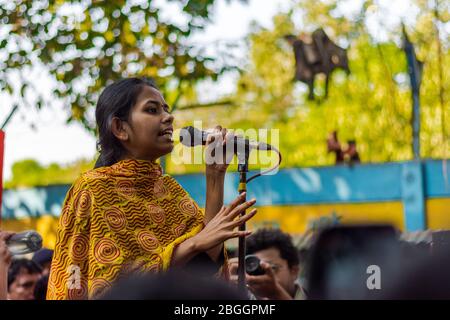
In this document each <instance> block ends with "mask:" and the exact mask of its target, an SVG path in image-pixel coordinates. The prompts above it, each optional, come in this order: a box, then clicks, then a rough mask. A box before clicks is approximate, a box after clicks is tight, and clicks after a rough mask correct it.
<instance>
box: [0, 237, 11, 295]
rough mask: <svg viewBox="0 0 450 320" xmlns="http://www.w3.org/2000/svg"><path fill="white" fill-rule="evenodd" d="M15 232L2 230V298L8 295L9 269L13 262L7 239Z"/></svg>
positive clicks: (0, 247)
mask: <svg viewBox="0 0 450 320" xmlns="http://www.w3.org/2000/svg"><path fill="white" fill-rule="evenodd" d="M13 234H14V233H13V232H7V231H0V300H6V298H7V295H8V269H9V266H10V264H11V253H10V252H9V250H8V246H7V245H6V241H7V240H8V239H9V238H10V237H11V236H12V235H13Z"/></svg>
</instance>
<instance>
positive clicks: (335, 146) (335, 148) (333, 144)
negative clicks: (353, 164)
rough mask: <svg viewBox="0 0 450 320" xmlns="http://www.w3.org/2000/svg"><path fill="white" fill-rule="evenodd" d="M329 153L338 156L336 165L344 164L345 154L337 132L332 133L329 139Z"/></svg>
mask: <svg viewBox="0 0 450 320" xmlns="http://www.w3.org/2000/svg"><path fill="white" fill-rule="evenodd" d="M327 150H328V153H330V152H333V153H334V154H335V155H336V159H335V164H341V163H344V152H343V151H342V148H341V144H340V142H339V140H338V137H337V131H333V132H332V133H330V135H329V136H328V139H327Z"/></svg>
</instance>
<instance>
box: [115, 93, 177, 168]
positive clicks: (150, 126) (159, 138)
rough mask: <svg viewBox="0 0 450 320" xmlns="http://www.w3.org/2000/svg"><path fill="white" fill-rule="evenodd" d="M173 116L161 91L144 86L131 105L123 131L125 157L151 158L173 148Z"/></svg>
mask: <svg viewBox="0 0 450 320" xmlns="http://www.w3.org/2000/svg"><path fill="white" fill-rule="evenodd" d="M172 123H173V116H172V115H171V114H170V113H169V106H168V105H167V104H166V102H165V101H164V98H163V96H162V95H161V93H160V92H159V91H158V90H156V89H155V88H152V87H150V86H143V88H142V89H141V92H140V94H139V96H138V98H137V100H136V104H135V105H134V106H133V107H132V110H131V114H130V117H129V120H128V123H127V124H128V125H126V126H125V130H126V131H127V133H128V139H127V140H126V141H124V142H123V143H124V146H125V148H126V150H127V151H128V153H129V154H128V156H131V157H132V158H135V159H143V160H151V161H154V160H156V159H158V158H159V157H161V156H163V155H165V154H168V153H170V152H171V151H172V149H173V139H172V134H173V126H172Z"/></svg>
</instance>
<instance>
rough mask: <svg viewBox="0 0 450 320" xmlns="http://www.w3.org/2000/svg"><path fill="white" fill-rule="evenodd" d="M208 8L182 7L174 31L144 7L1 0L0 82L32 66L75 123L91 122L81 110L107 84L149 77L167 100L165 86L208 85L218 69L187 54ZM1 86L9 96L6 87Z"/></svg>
mask: <svg viewBox="0 0 450 320" xmlns="http://www.w3.org/2000/svg"><path fill="white" fill-rule="evenodd" d="M214 3H215V1H214V0H207V1H204V0H189V1H181V5H182V7H181V9H182V11H183V12H184V13H185V14H186V15H187V17H188V18H189V21H188V22H187V23H185V25H178V24H174V23H172V22H171V21H165V20H163V18H161V15H160V9H159V8H157V7H155V5H154V3H153V2H150V1H125V0H123V1H112V2H110V1H87V0H85V1H81V2H79V1H49V0H29V1H13V2H8V1H6V0H0V7H1V10H0V21H2V22H3V26H2V27H4V28H10V29H11V32H10V33H9V34H7V36H6V38H4V39H0V55H2V54H5V53H6V54H7V56H8V59H6V61H5V63H4V65H2V68H0V78H1V79H3V78H7V77H6V75H7V74H8V73H10V72H12V71H13V70H19V71H23V67H24V66H25V65H29V64H35V63H36V62H38V61H39V62H40V63H42V64H43V65H44V66H45V67H47V68H48V69H49V70H50V74H51V75H52V76H53V77H54V79H55V82H56V83H57V86H56V88H54V94H55V95H56V96H59V97H61V98H63V99H64V100H65V101H66V103H65V105H66V107H67V108H70V109H71V110H72V112H73V114H72V115H71V116H70V117H69V118H68V120H69V121H72V120H76V121H80V122H82V123H90V122H92V121H88V120H89V119H85V117H86V111H87V110H89V109H90V108H93V107H94V106H95V104H96V97H97V96H98V93H99V92H100V90H102V89H103V88H104V87H105V86H106V84H107V83H108V82H109V81H114V80H116V79H119V78H122V77H132V76H147V77H153V78H154V79H155V80H156V82H157V83H158V85H159V86H160V88H161V90H162V91H163V94H167V93H168V92H169V91H170V90H171V89H170V85H169V82H173V81H176V82H186V83H189V84H190V86H195V84H196V83H197V82H198V81H200V80H203V79H213V80H215V79H217V74H219V73H220V72H221V70H220V68H219V69H218V70H215V69H212V68H211V67H209V66H208V62H209V61H214V59H213V58H211V57H209V56H207V55H205V54H204V53H203V52H202V51H201V50H196V52H195V54H192V53H191V51H192V49H193V47H192V46H191V45H189V41H188V40H189V36H190V34H191V31H192V30H194V29H201V28H203V27H205V26H206V25H207V24H208V23H209V20H208V17H209V14H210V11H211V8H212V7H213V5H214ZM169 61H173V62H172V63H168V62H169ZM224 67H228V66H224ZM7 81H9V80H7ZM61 87H64V90H62V89H61ZM6 88H7V89H8V88H9V92H10V93H13V91H14V90H13V89H12V87H11V85H10V83H9V85H7V86H6ZM19 95H20V96H21V97H22V98H23V97H24V94H23V91H22V92H19ZM168 102H169V103H171V102H172V101H168ZM87 129H88V130H91V131H92V132H93V131H94V128H93V127H90V126H89V125H88V126H87Z"/></svg>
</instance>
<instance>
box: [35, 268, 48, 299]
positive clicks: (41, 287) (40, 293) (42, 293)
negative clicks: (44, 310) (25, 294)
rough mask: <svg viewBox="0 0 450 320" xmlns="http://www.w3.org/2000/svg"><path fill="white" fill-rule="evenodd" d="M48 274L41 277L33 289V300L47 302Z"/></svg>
mask: <svg viewBox="0 0 450 320" xmlns="http://www.w3.org/2000/svg"><path fill="white" fill-rule="evenodd" d="M47 288H48V274H47V275H43V276H42V277H41V278H40V279H39V280H38V282H37V283H36V286H35V287H34V300H47V298H46V296H47Z"/></svg>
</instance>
